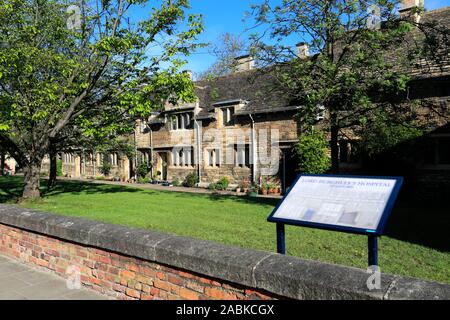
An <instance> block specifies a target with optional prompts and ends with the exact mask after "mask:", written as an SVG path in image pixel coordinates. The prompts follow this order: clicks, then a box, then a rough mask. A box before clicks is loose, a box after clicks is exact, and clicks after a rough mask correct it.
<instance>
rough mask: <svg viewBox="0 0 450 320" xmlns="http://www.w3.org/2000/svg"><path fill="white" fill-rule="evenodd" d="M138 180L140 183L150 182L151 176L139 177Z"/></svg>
mask: <svg viewBox="0 0 450 320" xmlns="http://www.w3.org/2000/svg"><path fill="white" fill-rule="evenodd" d="M137 181H138V183H140V184H146V183H150V178H149V177H138V179H137Z"/></svg>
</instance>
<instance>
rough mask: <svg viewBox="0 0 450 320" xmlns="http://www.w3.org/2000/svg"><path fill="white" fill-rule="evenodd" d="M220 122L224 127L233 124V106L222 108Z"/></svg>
mask: <svg viewBox="0 0 450 320" xmlns="http://www.w3.org/2000/svg"><path fill="white" fill-rule="evenodd" d="M222 124H223V126H224V127H230V126H234V107H232V108H223V109H222Z"/></svg>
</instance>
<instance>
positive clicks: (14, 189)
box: [0, 177, 143, 203]
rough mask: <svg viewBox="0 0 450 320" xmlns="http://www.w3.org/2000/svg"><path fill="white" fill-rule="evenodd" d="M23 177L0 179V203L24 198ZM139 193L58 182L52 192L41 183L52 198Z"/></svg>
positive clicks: (92, 184) (45, 181)
mask: <svg viewBox="0 0 450 320" xmlns="http://www.w3.org/2000/svg"><path fill="white" fill-rule="evenodd" d="M22 181H23V178H22V177H0V203H7V202H9V203H11V202H15V201H17V200H18V199H20V197H21V196H22V190H23V182H22ZM124 192H126V193H137V192H143V190H140V189H134V188H129V187H125V186H115V185H106V184H96V183H89V182H72V181H58V182H57V184H56V186H55V187H54V188H52V189H51V190H48V189H47V180H42V181H41V194H42V196H43V197H51V196H56V195H59V194H74V195H76V194H81V193H83V194H107V193H124Z"/></svg>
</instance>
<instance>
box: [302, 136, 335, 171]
mask: <svg viewBox="0 0 450 320" xmlns="http://www.w3.org/2000/svg"><path fill="white" fill-rule="evenodd" d="M295 152H296V155H297V158H298V162H299V164H298V169H299V171H300V172H302V173H309V174H320V173H325V172H327V171H328V169H329V168H330V164H331V161H330V157H329V155H328V141H327V140H326V138H325V136H324V134H323V133H322V132H320V131H318V130H316V129H313V130H312V131H311V132H309V133H302V134H301V136H300V139H299V142H298V143H297V146H296V147H295Z"/></svg>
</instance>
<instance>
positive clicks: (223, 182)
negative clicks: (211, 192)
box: [216, 177, 230, 190]
mask: <svg viewBox="0 0 450 320" xmlns="http://www.w3.org/2000/svg"><path fill="white" fill-rule="evenodd" d="M216 185H217V189H218V190H227V188H228V186H229V185H230V180H229V179H228V178H227V177H223V178H221V179H220V180H219V181H218V182H217V183H216Z"/></svg>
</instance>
